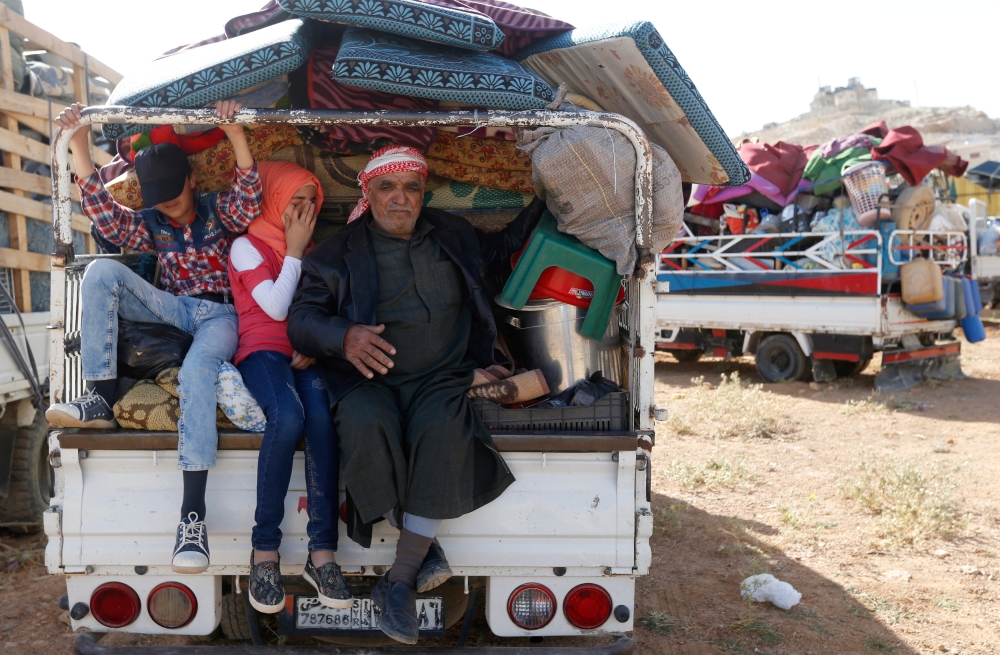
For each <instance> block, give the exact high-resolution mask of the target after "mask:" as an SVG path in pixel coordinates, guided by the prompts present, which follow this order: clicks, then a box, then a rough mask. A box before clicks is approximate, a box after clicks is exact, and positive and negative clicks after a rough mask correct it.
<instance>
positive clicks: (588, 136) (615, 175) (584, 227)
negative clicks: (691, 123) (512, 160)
mask: <svg viewBox="0 0 1000 655" xmlns="http://www.w3.org/2000/svg"><path fill="white" fill-rule="evenodd" d="M560 109H561V110H563V111H565V110H572V109H573V107H572V106H571V105H568V104H566V105H563V106H561V107H560ZM517 146H518V148H520V149H521V150H524V151H525V152H527V153H528V154H529V155H531V166H532V173H531V178H532V185H533V186H534V187H535V193H536V194H537V195H538V197H539V198H541V199H542V200H544V201H545V203H546V205H547V206H548V208H549V211H551V212H552V215H553V216H555V217H556V221H557V223H558V225H559V231H560V232H564V233H566V234H572V235H573V236H575V237H576V238H578V239H579V240H580V241H582V242H583V243H584V244H586V245H588V246H590V247H591V248H594V249H595V250H597V251H598V252H600V253H601V254H602V255H604V256H605V257H607V258H608V259H610V260H612V261H614V262H615V265H616V268H617V270H618V273H619V274H620V275H630V274H631V273H632V271H633V270H634V269H635V262H636V249H635V230H636V226H635V149H634V148H633V147H632V143H631V142H630V141H629V140H628V139H627V138H625V137H624V136H623V135H622V134H621V133H620V132H616V131H615V130H611V129H606V128H603V127H586V126H582V125H576V126H573V127H564V128H554V127H541V128H538V129H534V130H519V131H518V140H517ZM652 149H653V235H652V244H650V247H649V250H650V252H654V253H655V252H659V251H660V250H662V249H663V248H665V247H666V245H667V244H668V243H669V242H670V240H671V239H673V238H674V236H676V235H677V232H678V230H680V227H681V221H682V220H683V217H684V194H683V192H682V190H681V174H680V171H678V170H677V166H676V165H675V164H674V162H673V160H672V159H671V158H670V155H668V154H667V151H666V150H664V149H663V148H661V147H659V146H657V145H652Z"/></svg>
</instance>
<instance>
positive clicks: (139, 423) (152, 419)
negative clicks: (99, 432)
mask: <svg viewBox="0 0 1000 655" xmlns="http://www.w3.org/2000/svg"><path fill="white" fill-rule="evenodd" d="M175 370H176V369H175ZM114 412H115V419H116V420H117V421H118V425H120V426H121V427H123V428H131V429H134V430H156V431H165V432H176V431H177V421H178V420H180V417H181V406H180V402H179V401H178V400H177V397H176V396H173V395H171V394H170V392H169V391H167V390H166V389H164V388H163V387H161V386H159V385H158V384H157V383H155V382H153V381H152V380H139V382H137V383H136V385H135V386H134V387H132V389H131V390H129V392H128V393H126V394H125V395H124V396H122V397H121V398H119V399H118V402H116V403H115V407H114ZM215 425H216V427H217V428H220V429H230V430H231V429H233V428H234V427H236V426H234V425H233V423H232V422H231V421H230V420H229V419H227V418H226V415H225V414H223V413H222V410H220V409H216V415H215Z"/></svg>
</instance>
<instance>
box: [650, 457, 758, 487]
mask: <svg viewBox="0 0 1000 655" xmlns="http://www.w3.org/2000/svg"><path fill="white" fill-rule="evenodd" d="M746 460H747V456H746V455H744V454H743V453H739V454H737V455H735V456H734V457H733V459H731V460H730V459H729V458H728V457H726V456H725V455H724V454H723V452H722V451H721V450H717V451H716V452H715V453H714V454H713V455H712V456H711V457H709V458H708V461H707V462H705V464H703V465H701V466H698V465H695V464H691V463H689V462H682V461H679V460H676V459H675V460H673V461H672V462H670V464H668V465H667V466H666V468H665V469H664V470H663V476H664V477H667V478H669V479H670V480H673V481H674V482H677V483H679V484H681V485H682V486H684V487H687V488H688V489H699V490H704V491H711V490H714V489H747V488H749V487H750V486H751V485H752V484H753V483H754V482H756V481H757V479H758V477H759V476H758V475H757V471H756V469H754V468H753V467H752V466H749V465H747V463H746Z"/></svg>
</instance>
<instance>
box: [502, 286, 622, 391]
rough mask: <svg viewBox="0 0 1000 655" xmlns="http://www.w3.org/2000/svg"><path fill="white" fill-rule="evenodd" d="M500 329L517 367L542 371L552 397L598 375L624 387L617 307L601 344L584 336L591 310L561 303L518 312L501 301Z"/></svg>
mask: <svg viewBox="0 0 1000 655" xmlns="http://www.w3.org/2000/svg"><path fill="white" fill-rule="evenodd" d="M496 303H497V307H496V308H495V311H496V316H497V329H498V330H499V331H500V334H501V335H503V338H504V342H505V343H506V344H507V348H508V349H509V350H510V354H511V355H512V356H513V357H514V360H515V363H516V364H517V366H518V367H521V368H527V369H536V368H537V369H541V371H542V374H543V375H545V381H546V382H548V384H549V389H550V391H551V392H552V394H557V393H559V392H561V391H564V390H566V389H568V388H569V387H571V386H573V385H574V384H576V383H577V382H580V381H581V380H585V379H587V378H589V377H590V376H591V375H593V374H594V373H596V372H597V371H601V372H602V374H603V375H604V377H606V378H608V379H609V380H614V381H615V382H616V383H618V385H619V386H621V385H622V382H623V380H624V374H623V372H622V368H623V367H622V348H621V343H620V341H619V339H618V313H619V311H620V310H621V308H622V307H623V306H624V305H618V306H617V307H615V310H614V311H613V312H612V314H611V320H610V321H608V327H607V330H605V332H604V338H602V339H601V341H599V342H598V341H594V340H593V339H588V338H587V337H585V336H582V335H581V334H580V329H581V328H582V327H583V319H584V318H585V317H586V316H587V310H586V309H584V308H582V307H574V306H572V305H567V304H565V303H562V302H559V301H558V300H530V301H528V304H526V305H525V306H524V309H520V310H518V309H514V308H513V307H510V306H509V305H506V304H505V303H502V302H501V301H500V297H499V296H497V298H496Z"/></svg>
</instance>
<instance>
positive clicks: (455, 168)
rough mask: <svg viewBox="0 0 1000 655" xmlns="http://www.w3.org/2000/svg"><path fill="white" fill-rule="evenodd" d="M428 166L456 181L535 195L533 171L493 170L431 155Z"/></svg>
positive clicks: (429, 168)
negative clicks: (532, 180) (532, 178)
mask: <svg viewBox="0 0 1000 655" xmlns="http://www.w3.org/2000/svg"><path fill="white" fill-rule="evenodd" d="M427 168H428V170H430V172H431V173H433V174H434V175H440V176H441V177H445V178H448V179H449V180H455V181H456V182H467V183H468V184H471V185H476V186H482V187H490V188H493V189H505V190H508V191H516V192H519V193H522V194H528V195H532V196H533V195H535V187H534V185H533V184H532V182H531V171H527V172H525V171H510V170H492V169H489V168H486V167H484V166H470V165H469V164H460V163H458V162H453V161H446V160H444V159H434V158H431V157H428V158H427Z"/></svg>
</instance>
